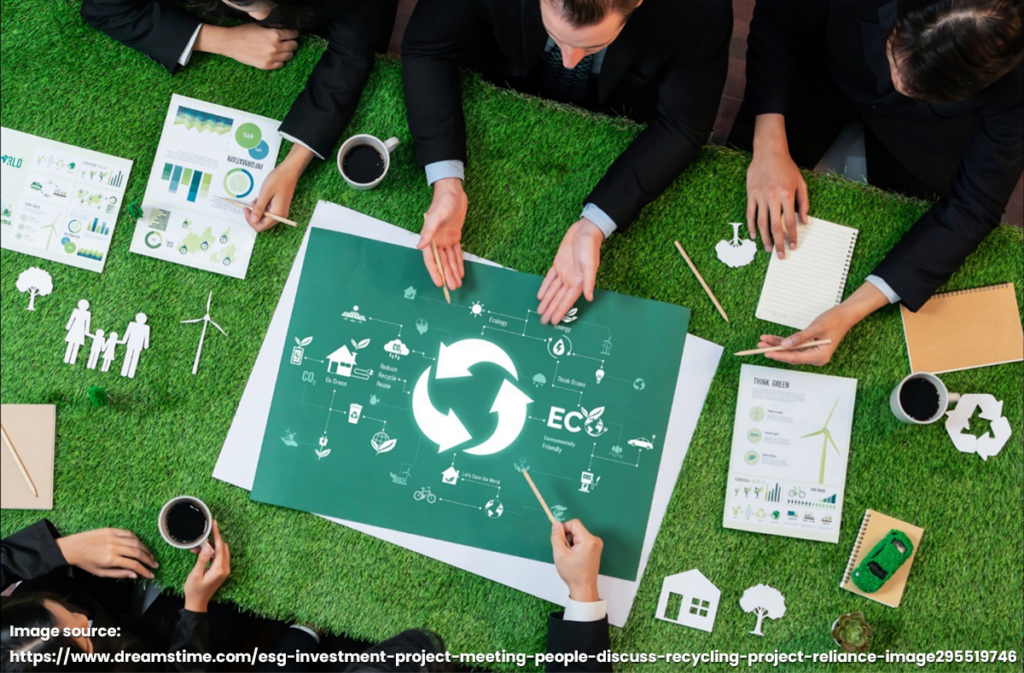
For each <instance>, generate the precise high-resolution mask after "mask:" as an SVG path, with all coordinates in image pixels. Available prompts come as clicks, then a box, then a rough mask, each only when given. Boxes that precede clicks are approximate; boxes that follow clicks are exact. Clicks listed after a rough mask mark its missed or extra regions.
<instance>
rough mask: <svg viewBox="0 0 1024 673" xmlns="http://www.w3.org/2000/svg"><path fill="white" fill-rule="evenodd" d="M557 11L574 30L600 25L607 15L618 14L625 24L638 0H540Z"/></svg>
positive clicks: (638, 2)
mask: <svg viewBox="0 0 1024 673" xmlns="http://www.w3.org/2000/svg"><path fill="white" fill-rule="evenodd" d="M542 2H548V3H550V4H551V6H552V7H553V8H554V9H556V10H558V12H559V13H560V14H561V15H562V18H563V19H565V20H566V21H568V22H569V23H571V24H572V25H573V26H575V27H576V28H581V27H583V26H592V25H594V24H595V23H600V22H601V21H603V20H604V18H605V17H606V16H608V14H611V13H618V14H621V15H622V20H623V22H625V20H626V19H628V18H629V15H630V14H632V13H633V10H634V9H636V8H637V5H639V4H640V0H542Z"/></svg>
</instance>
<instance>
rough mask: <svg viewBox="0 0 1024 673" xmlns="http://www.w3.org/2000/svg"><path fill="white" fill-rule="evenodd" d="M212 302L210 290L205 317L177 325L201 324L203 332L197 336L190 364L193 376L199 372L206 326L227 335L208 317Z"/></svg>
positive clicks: (183, 321)
mask: <svg viewBox="0 0 1024 673" xmlns="http://www.w3.org/2000/svg"><path fill="white" fill-rule="evenodd" d="M212 302H213V291H212V290H211V291H210V295H209V296H208V297H207V298H206V315H204V316H203V317H202V318H196V319H195V320H182V321H180V322H179V324H181V325H186V324H191V323H197V322H201V323H203V332H202V334H200V335H199V348H197V349H196V359H195V361H194V362H193V363H192V374H193V375H195V373H196V372H197V371H199V356H200V355H202V354H203V342H204V341H205V340H206V326H207V325H213V326H214V327H216V328H217V330H218V331H219V332H220V333H221V334H223V335H224V336H227V335H228V333H227V332H225V331H224V330H223V329H221V327H220V325H218V324H217V323H215V322H214V321H213V318H211V317H210V304H211V303H212Z"/></svg>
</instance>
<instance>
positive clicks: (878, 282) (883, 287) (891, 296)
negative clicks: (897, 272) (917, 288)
mask: <svg viewBox="0 0 1024 673" xmlns="http://www.w3.org/2000/svg"><path fill="white" fill-rule="evenodd" d="M866 280H867V281H868V282H869V283H871V284H872V285H874V286H875V287H877V288H878V289H879V290H880V291H881V292H882V294H884V295H885V298H886V299H888V300H889V303H890V304H896V303H898V302H899V301H900V296H899V295H898V294H896V293H895V292H894V291H893V289H892V288H891V287H889V284H888V283H886V282H885V281H884V280H882V279H881V278H879V277H878V276H876V275H875V274H871V275H870V276H868V277H867V279H866Z"/></svg>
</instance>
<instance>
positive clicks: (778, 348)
mask: <svg viewBox="0 0 1024 673" xmlns="http://www.w3.org/2000/svg"><path fill="white" fill-rule="evenodd" d="M830 343H832V339H815V340H814V341H805V342H803V343H802V344H800V345H799V346H793V347H792V348H786V347H785V346H769V347H767V348H751V349H750V350H746V351H736V352H735V353H733V355H739V356H744V355H759V354H764V353H774V352H775V351H800V350H803V349H805V348H814V347H815V346H827V345H829V344H830Z"/></svg>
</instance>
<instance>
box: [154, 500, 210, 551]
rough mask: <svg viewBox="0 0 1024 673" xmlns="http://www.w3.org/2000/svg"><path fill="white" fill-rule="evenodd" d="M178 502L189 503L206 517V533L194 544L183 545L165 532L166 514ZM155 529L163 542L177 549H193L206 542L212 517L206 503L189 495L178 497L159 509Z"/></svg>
mask: <svg viewBox="0 0 1024 673" xmlns="http://www.w3.org/2000/svg"><path fill="white" fill-rule="evenodd" d="M179 502H190V503H192V504H193V505H195V506H196V507H198V508H199V509H201V510H202V512H203V514H204V515H206V531H205V532H204V533H203V534H202V536H200V537H199V539H198V540H196V541H195V542H191V543H189V544H184V543H181V542H178V541H177V540H175V539H174V538H173V537H171V534H170V533H169V532H168V531H167V513H168V512H169V511H171V508H172V507H174V506H175V505H177V504H178V503H179ZM156 525H157V528H159V529H160V537H162V538H163V539H164V542H166V543H167V544H169V545H171V546H172V547H175V548H177V549H195V548H196V547H199V546H201V545H202V544H203V543H204V542H206V540H207V538H209V537H210V532H211V531H212V530H213V515H212V514H210V508H209V507H207V506H206V503H205V502H203V501H202V500H200V499H199V498H195V497H193V496H191V495H179V496H178V497H176V498H171V499H170V500H168V501H167V502H166V503H164V506H163V507H161V508H160V517H159V518H158V519H157V524H156Z"/></svg>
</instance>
